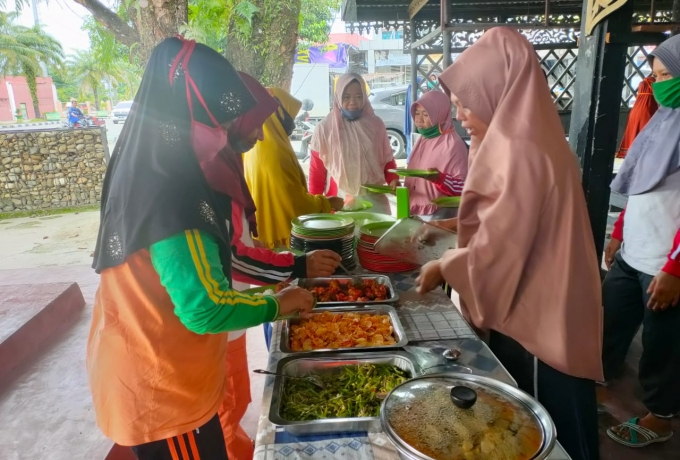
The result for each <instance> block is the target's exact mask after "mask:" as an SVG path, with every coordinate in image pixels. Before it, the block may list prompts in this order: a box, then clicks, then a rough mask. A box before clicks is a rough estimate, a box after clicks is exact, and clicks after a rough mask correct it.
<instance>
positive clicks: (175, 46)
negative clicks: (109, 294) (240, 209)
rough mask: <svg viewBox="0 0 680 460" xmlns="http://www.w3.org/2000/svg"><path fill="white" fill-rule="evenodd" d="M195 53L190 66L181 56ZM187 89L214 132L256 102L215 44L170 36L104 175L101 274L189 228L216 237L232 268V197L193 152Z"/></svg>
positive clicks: (97, 255)
mask: <svg viewBox="0 0 680 460" xmlns="http://www.w3.org/2000/svg"><path fill="white" fill-rule="evenodd" d="M187 52H189V53H190V58H189V60H188V65H187V64H186V63H187V60H186V59H181V58H178V55H180V54H182V55H184V56H187V54H186V53H187ZM180 61H182V62H183V63H184V65H182V64H179V65H178V63H179V62H180ZM187 68H188V72H185V70H186V69H187ZM187 73H188V74H189V75H190V76H191V80H193V82H194V84H195V85H190V84H187V82H188V81H189V79H188V78H187ZM187 87H190V88H191V89H190V90H189V94H191V98H192V102H193V107H194V120H195V121H198V122H200V123H203V124H205V125H208V126H210V127H213V126H214V122H215V121H217V122H218V123H220V124H223V123H226V122H228V121H231V120H234V119H235V118H237V117H239V116H240V115H242V114H244V113H245V112H247V111H248V110H250V109H251V108H252V107H253V106H254V105H255V99H254V98H253V96H252V95H251V93H250V92H249V91H248V89H247V87H246V86H245V84H244V83H243V81H241V78H240V77H239V76H238V74H237V73H236V71H235V70H234V68H233V67H232V66H231V64H230V63H229V62H228V61H227V60H226V59H225V58H224V57H222V56H220V55H219V54H218V53H217V52H216V51H214V50H212V49H210V48H208V47H207V46H204V45H200V44H195V43H192V42H186V41H184V40H182V39H179V38H168V39H166V40H165V41H163V42H162V43H160V44H159V45H158V46H157V47H156V48H155V49H154V51H153V53H152V55H151V58H150V59H149V62H148V64H147V66H146V70H145V72H144V77H143V79H142V83H141V86H140V88H139V91H138V92H137V95H136V96H135V100H134V104H133V107H132V110H131V112H130V116H129V117H128V119H127V121H126V122H125V126H124V127H123V131H122V133H121V137H120V139H119V141H118V144H117V146H116V148H115V149H114V151H113V155H112V156H111V160H110V161H109V165H108V168H107V171H106V177H105V178H104V187H103V190H102V205H101V224H100V228H99V236H98V238H97V246H96V249H95V252H94V262H93V265H92V266H93V268H94V269H95V270H96V271H97V273H100V272H101V270H104V269H106V268H110V267H115V266H117V265H120V264H122V263H123V262H124V261H125V259H126V258H127V257H128V256H129V255H131V254H134V253H135V252H137V251H139V250H141V249H144V248H148V247H149V246H151V245H152V244H154V243H156V242H158V241H161V240H163V239H165V238H168V237H170V236H172V235H174V234H177V233H180V232H182V231H184V230H189V229H199V230H201V231H204V232H208V233H210V234H211V235H213V236H214V237H216V239H217V240H218V242H219V243H220V248H221V256H222V263H223V265H224V264H229V263H230V259H231V256H230V252H229V251H230V249H229V247H230V245H229V233H228V229H227V226H226V222H227V220H230V217H231V216H230V212H231V206H230V200H229V198H228V197H227V196H226V195H222V194H219V193H216V192H214V191H213V190H212V189H211V188H210V186H209V185H208V182H207V181H206V179H205V177H204V175H203V171H202V170H201V167H200V164H199V161H198V159H197V157H196V155H195V153H194V150H193V148H192V141H191V122H192V118H191V115H190V112H189V104H188V102H187V101H188V96H187V93H188V92H187ZM196 92H198V93H200V94H198V95H197V94H196ZM200 99H203V100H204V101H205V105H206V106H207V109H208V110H209V111H210V112H211V114H212V116H211V114H208V113H207V112H206V110H205V109H204V108H203V106H202V104H201V103H200Z"/></svg>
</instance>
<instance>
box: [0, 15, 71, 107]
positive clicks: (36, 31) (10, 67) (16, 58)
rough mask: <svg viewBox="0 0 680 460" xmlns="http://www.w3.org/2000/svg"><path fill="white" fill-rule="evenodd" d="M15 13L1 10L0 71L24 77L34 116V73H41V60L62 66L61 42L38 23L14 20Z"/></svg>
mask: <svg viewBox="0 0 680 460" xmlns="http://www.w3.org/2000/svg"><path fill="white" fill-rule="evenodd" d="M17 16H18V13H16V12H14V13H5V12H1V11H0V75H8V74H9V75H23V76H24V77H26V82H27V84H28V88H29V91H30V93H31V99H32V100H33V108H34V110H35V115H36V117H39V116H40V108H39V102H38V83H37V80H36V79H37V77H39V76H41V75H42V74H43V71H42V67H41V63H43V64H45V65H51V66H61V64H62V58H63V56H64V54H63V51H62V48H61V44H59V42H58V41H57V40H55V39H54V38H53V37H51V36H50V35H48V34H46V33H45V32H44V31H42V30H41V29H40V27H38V26H35V27H25V26H22V25H19V24H16V22H15V20H16V18H17Z"/></svg>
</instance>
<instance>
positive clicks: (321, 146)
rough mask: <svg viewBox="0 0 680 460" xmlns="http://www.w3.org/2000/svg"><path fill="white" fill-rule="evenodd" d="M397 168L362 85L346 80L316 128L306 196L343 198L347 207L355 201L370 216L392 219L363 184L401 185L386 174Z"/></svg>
mask: <svg viewBox="0 0 680 460" xmlns="http://www.w3.org/2000/svg"><path fill="white" fill-rule="evenodd" d="M396 167H397V163H396V161H394V156H393V154H392V148H391V147H390V141H389V139H388V138H387V131H386V129H385V124H384V123H383V122H382V120H381V119H380V118H378V116H377V115H376V114H375V113H374V112H373V107H371V103H370V101H369V100H368V96H367V94H366V82H365V81H364V79H363V78H361V76H359V75H357V74H353V73H350V74H344V75H342V76H341V77H340V78H339V79H338V82H337V85H336V90H335V99H334V101H333V110H332V111H331V113H330V114H328V116H327V117H326V118H325V119H324V120H323V121H322V122H321V123H319V125H318V126H317V127H316V129H315V130H314V137H313V138H312V160H311V163H310V166H309V193H311V194H312V195H320V194H326V196H336V195H338V196H341V197H343V198H344V199H345V202H346V203H347V204H348V206H351V204H352V203H353V202H354V201H355V197H357V196H361V199H363V200H367V201H370V202H371V203H372V204H373V211H375V212H380V213H384V214H390V205H389V202H388V201H387V197H385V196H384V195H372V194H368V193H367V192H366V191H365V190H364V189H363V188H362V187H361V186H362V185H366V184H372V185H377V184H385V183H387V184H389V185H390V186H392V187H393V188H396V186H397V185H398V184H399V177H398V176H397V175H395V174H393V173H390V172H389V170H390V169H394V168H396Z"/></svg>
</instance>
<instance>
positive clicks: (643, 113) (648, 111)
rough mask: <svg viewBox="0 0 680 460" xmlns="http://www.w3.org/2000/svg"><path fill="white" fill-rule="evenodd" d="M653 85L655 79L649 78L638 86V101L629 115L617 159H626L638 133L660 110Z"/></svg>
mask: <svg viewBox="0 0 680 460" xmlns="http://www.w3.org/2000/svg"><path fill="white" fill-rule="evenodd" d="M652 83H654V78H653V77H647V78H645V79H644V80H642V82H640V85H639V86H638V91H637V99H636V100H635V104H634V105H633V108H632V109H631V110H630V113H629V114H628V123H626V131H625V132H624V133H623V139H622V140H621V147H619V151H618V152H616V158H625V157H626V153H628V149H629V148H630V146H631V145H633V141H634V140H635V138H636V137H637V135H638V133H640V131H642V129H643V128H644V127H645V126H646V125H647V123H648V122H649V120H650V119H651V118H652V116H653V115H654V113H656V110H657V109H658V108H659V105H658V104H657V103H656V99H654V95H653V94H652Z"/></svg>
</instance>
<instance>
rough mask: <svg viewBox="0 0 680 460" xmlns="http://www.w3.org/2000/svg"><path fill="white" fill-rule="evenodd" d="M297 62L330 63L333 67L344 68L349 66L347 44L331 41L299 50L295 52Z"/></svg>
mask: <svg viewBox="0 0 680 460" xmlns="http://www.w3.org/2000/svg"><path fill="white" fill-rule="evenodd" d="M295 62H296V63H299V64H328V66H329V67H330V68H331V69H344V68H345V67H347V45H345V44H342V43H341V44H339V45H336V44H334V43H330V44H328V45H325V46H320V47H317V46H312V47H311V48H309V49H306V50H303V51H298V52H297V53H296V54H295Z"/></svg>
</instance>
